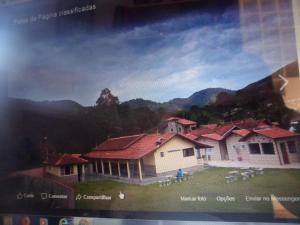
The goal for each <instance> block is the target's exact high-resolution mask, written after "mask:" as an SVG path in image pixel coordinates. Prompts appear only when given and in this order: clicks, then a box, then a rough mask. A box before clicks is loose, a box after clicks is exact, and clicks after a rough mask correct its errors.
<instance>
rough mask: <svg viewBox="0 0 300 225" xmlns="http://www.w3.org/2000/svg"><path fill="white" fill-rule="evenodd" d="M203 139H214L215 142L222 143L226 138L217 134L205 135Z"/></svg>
mask: <svg viewBox="0 0 300 225" xmlns="http://www.w3.org/2000/svg"><path fill="white" fill-rule="evenodd" d="M201 137H205V138H209V139H212V140H215V141H221V140H222V139H223V138H224V137H223V136H221V135H219V134H216V133H212V134H203V135H201Z"/></svg>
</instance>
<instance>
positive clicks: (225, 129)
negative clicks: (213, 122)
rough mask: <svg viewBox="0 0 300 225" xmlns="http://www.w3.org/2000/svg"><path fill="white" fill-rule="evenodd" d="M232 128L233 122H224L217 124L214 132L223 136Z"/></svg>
mask: <svg viewBox="0 0 300 225" xmlns="http://www.w3.org/2000/svg"><path fill="white" fill-rule="evenodd" d="M233 128H235V125H233V124H224V125H219V126H217V127H216V128H215V129H214V132H215V133H217V134H219V135H221V136H223V135H225V134H226V133H228V132H229V131H231V130H232V129H233Z"/></svg>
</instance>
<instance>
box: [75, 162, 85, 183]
mask: <svg viewBox="0 0 300 225" xmlns="http://www.w3.org/2000/svg"><path fill="white" fill-rule="evenodd" d="M77 168H78V166H77ZM81 172H82V178H81V179H82V181H84V180H85V164H82V166H81Z"/></svg>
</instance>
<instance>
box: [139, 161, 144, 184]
mask: <svg viewBox="0 0 300 225" xmlns="http://www.w3.org/2000/svg"><path fill="white" fill-rule="evenodd" d="M138 165H139V177H140V181H142V180H143V174H142V166H141V160H140V159H139V160H138Z"/></svg>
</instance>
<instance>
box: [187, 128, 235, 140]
mask: <svg viewBox="0 0 300 225" xmlns="http://www.w3.org/2000/svg"><path fill="white" fill-rule="evenodd" d="M234 127H235V126H234V125H232V124H225V125H216V126H211V128H208V127H207V126H204V127H203V126H202V128H199V129H196V130H193V131H191V132H190V134H192V135H194V136H197V137H206V138H209V139H212V140H216V141H220V140H222V139H223V138H225V136H226V134H227V133H228V132H230V131H231V130H232V129H233V128H234Z"/></svg>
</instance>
